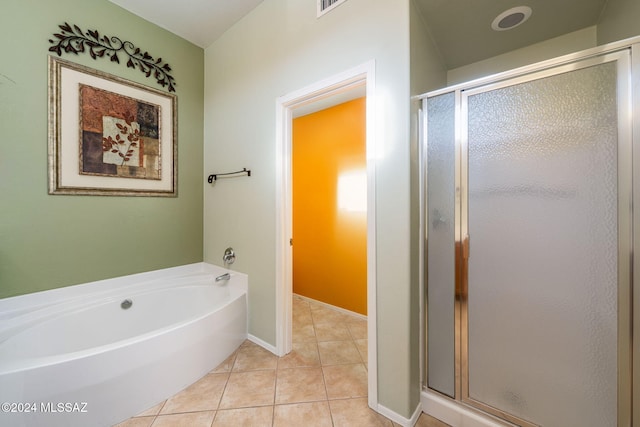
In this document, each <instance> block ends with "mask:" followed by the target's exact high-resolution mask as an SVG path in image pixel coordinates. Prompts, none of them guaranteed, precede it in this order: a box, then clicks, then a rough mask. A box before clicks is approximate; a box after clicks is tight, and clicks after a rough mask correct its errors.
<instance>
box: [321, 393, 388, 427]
mask: <svg viewBox="0 0 640 427" xmlns="http://www.w3.org/2000/svg"><path fill="white" fill-rule="evenodd" d="M329 408H330V409H331V417H332V418H333V425H334V427H391V424H392V423H391V420H389V419H388V418H385V417H383V416H382V415H380V414H378V413H377V412H376V411H374V410H373V409H371V408H369V405H368V403H367V399H366V398H360V399H341V400H331V401H329Z"/></svg>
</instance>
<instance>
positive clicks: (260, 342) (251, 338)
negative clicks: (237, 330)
mask: <svg viewBox="0 0 640 427" xmlns="http://www.w3.org/2000/svg"><path fill="white" fill-rule="evenodd" d="M247 339H248V340H249V341H251V342H252V343H254V344H257V345H259V346H260V347H262V348H264V349H265V350H269V351H270V352H271V353H273V354H275V355H278V352H277V351H276V348H275V347H274V346H272V345H271V344H269V343H268V342H266V341H264V340H261V339H260V338H258V337H256V336H255V335H251V334H248V335H247Z"/></svg>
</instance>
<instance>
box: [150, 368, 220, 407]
mask: <svg viewBox="0 0 640 427" xmlns="http://www.w3.org/2000/svg"><path fill="white" fill-rule="evenodd" d="M227 378H228V374H207V375H205V376H204V377H202V378H201V379H200V380H198V381H197V382H195V383H193V384H191V385H190V386H189V387H187V388H186V389H184V390H182V391H181V392H180V393H178V394H176V395H174V396H173V397H171V398H170V399H168V400H167V402H166V403H165V404H164V406H163V407H162V410H161V411H160V413H161V414H176V413H180V412H194V411H212V410H216V409H218V404H219V403H220V397H221V396H222V392H223V391H224V387H225V384H226V382H227Z"/></svg>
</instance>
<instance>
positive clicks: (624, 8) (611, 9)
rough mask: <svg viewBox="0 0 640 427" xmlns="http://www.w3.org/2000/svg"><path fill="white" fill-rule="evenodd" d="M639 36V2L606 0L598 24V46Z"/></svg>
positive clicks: (634, 0)
mask: <svg viewBox="0 0 640 427" xmlns="http://www.w3.org/2000/svg"><path fill="white" fill-rule="evenodd" d="M637 35H640V2H639V1H637V0H608V1H607V5H606V7H605V9H604V11H603V13H602V16H601V17H600V22H598V45H602V44H606V43H610V42H614V41H618V40H623V39H626V38H629V37H634V36H637Z"/></svg>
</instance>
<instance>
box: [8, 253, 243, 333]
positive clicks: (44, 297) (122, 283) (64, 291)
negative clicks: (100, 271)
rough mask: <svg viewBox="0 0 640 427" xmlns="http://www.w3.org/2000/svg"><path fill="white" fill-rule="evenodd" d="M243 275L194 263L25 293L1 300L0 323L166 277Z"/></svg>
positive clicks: (214, 266)
mask: <svg viewBox="0 0 640 427" xmlns="http://www.w3.org/2000/svg"><path fill="white" fill-rule="evenodd" d="M227 272H228V273H231V274H232V275H237V276H244V277H245V278H246V277H247V275H246V274H244V273H240V272H238V271H234V270H229V269H226V268H223V267H220V266H218V265H215V264H210V263H207V262H197V263H193V264H186V265H181V266H177V267H169V268H163V269H160V270H153V271H148V272H142V273H134V274H129V275H124V276H119V277H114V278H109V279H103V280H96V281H92V282H87V283H80V284H75V285H69V286H64V287H60V288H54V289H47V290H43V291H38V292H32V293H28V294H22V295H15V296H12V297H7V298H2V299H0V321H4V320H7V319H11V318H15V317H17V316H20V315H21V314H24V313H27V312H31V311H34V310H40V309H43V308H45V307H50V306H53V305H55V304H59V303H62V302H70V301H72V300H77V298H88V297H89V296H91V297H95V296H100V295H103V297H105V298H106V297H108V296H109V294H117V293H118V292H119V291H122V290H124V289H130V288H138V287H141V286H144V285H150V284H151V283H152V282H156V281H160V280H163V279H168V278H178V277H185V278H187V277H189V276H194V275H198V274H212V275H216V276H218V275H220V274H224V273H227Z"/></svg>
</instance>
